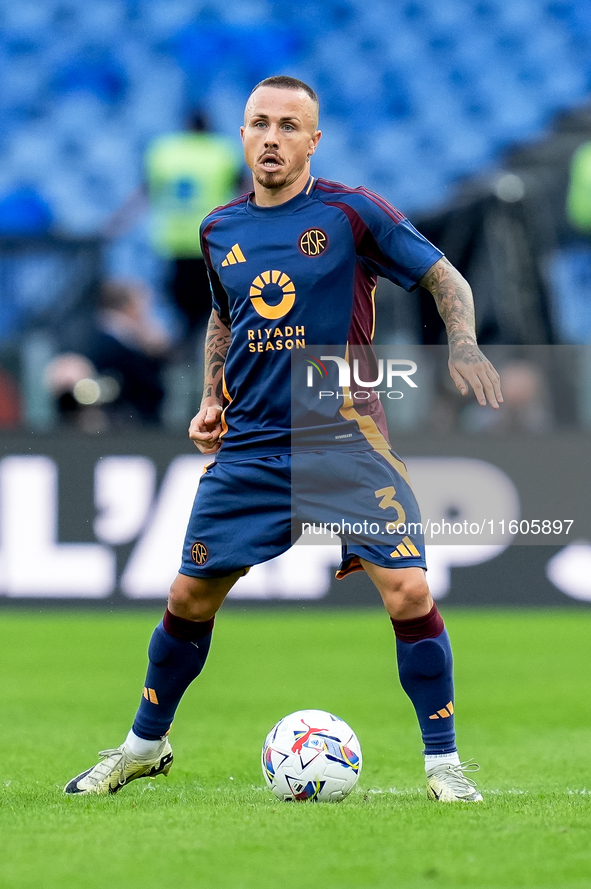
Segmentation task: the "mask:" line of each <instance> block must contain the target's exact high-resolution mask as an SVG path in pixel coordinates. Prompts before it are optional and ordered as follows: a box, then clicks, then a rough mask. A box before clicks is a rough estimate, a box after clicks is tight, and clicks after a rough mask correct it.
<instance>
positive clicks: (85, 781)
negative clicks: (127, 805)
mask: <svg viewBox="0 0 591 889" xmlns="http://www.w3.org/2000/svg"><path fill="white" fill-rule="evenodd" d="M99 756H101V757H102V759H101V761H100V762H99V763H97V764H96V765H95V766H93V767H92V768H91V769H87V770H86V771H85V772H81V774H80V775H76V777H75V778H72V780H71V781H69V782H68V783H67V784H66V786H65V787H64V793H96V794H106V793H117V791H118V790H121V788H122V787H125V785H126V784H129V782H130V781H133V780H134V779H135V778H155V777H156V776H157V775H168V773H169V771H170V767H171V765H172V760H173V757H172V747H171V746H170V744H169V743H168V738H163V739H162V743H161V745H160V746H159V747H158V750H157V751H156V752H155V753H151V754H148V755H146V756H135V755H132V754H131V753H130V752H129V750H128V749H127V748H126V746H125V744H122V745H121V747H114V748H113V749H111V750H101V752H100V753H99Z"/></svg>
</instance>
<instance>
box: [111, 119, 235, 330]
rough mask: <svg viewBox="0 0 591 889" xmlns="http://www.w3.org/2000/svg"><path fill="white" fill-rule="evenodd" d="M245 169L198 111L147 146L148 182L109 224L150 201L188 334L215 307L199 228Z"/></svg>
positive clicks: (114, 230) (154, 232)
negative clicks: (176, 130)
mask: <svg viewBox="0 0 591 889" xmlns="http://www.w3.org/2000/svg"><path fill="white" fill-rule="evenodd" d="M242 170H243V165H242V161H241V158H240V156H239V154H238V152H237V150H236V148H235V147H234V143H233V142H232V140H231V139H228V138H227V137H226V136H222V135H220V134H218V133H214V132H212V129H211V126H210V124H209V122H208V120H207V118H206V116H205V114H204V113H203V112H201V111H195V112H194V113H192V114H191V115H190V116H189V119H188V121H187V128H186V131H184V132H179V133H169V134H167V135H164V136H159V137H158V138H156V139H154V141H153V142H152V143H151V144H150V145H149V146H148V149H147V151H146V155H145V182H144V184H143V185H142V186H141V188H140V189H138V190H137V191H136V192H134V193H133V194H132V195H130V197H129V199H128V200H127V202H126V203H125V204H124V206H123V207H122V208H121V209H120V210H119V211H118V212H117V213H116V214H115V215H114V216H113V217H112V218H111V220H110V221H109V222H108V223H107V226H106V228H105V234H106V235H107V236H108V237H112V236H117V235H118V234H121V233H122V232H123V231H125V229H126V228H128V227H129V226H130V224H131V223H132V222H133V220H134V219H135V217H136V215H137V214H138V212H140V211H142V210H145V209H147V208H148V206H149V209H150V212H151V215H152V226H151V236H152V246H153V248H154V250H155V252H156V253H157V254H158V256H160V257H162V258H163V259H165V260H167V261H168V262H169V264H170V269H169V275H168V290H169V293H170V296H171V299H172V301H173V303H174V305H175V306H176V308H177V309H178V311H179V312H180V315H181V318H182V321H183V325H184V328H185V333H186V334H187V336H189V337H191V336H192V335H193V334H194V333H195V331H197V330H199V329H201V328H204V326H205V323H206V322H207V319H208V317H209V313H210V311H211V297H210V290H209V279H208V277H207V270H206V267H205V262H204V259H203V254H202V252H201V243H200V240H199V227H200V225H201V222H202V221H203V219H204V218H205V216H207V214H208V213H209V212H211V210H213V209H214V208H215V207H218V206H220V205H221V204H226V203H227V202H228V201H229V200H231V198H233V197H234V195H235V194H236V192H237V191H238V186H239V183H240V181H241V176H242Z"/></svg>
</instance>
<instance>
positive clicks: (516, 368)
mask: <svg viewBox="0 0 591 889" xmlns="http://www.w3.org/2000/svg"><path fill="white" fill-rule="evenodd" d="M499 373H500V374H501V376H502V378H503V399H504V403H503V410H502V411H492V410H487V411H475V410H473V409H472V405H470V404H467V405H463V407H462V410H461V413H460V417H459V426H460V428H461V429H462V430H463V431H466V432H491V433H499V434H501V433H505V432H533V433H537V434H543V433H545V432H549V431H550V430H551V429H552V427H553V426H554V424H555V417H554V412H553V409H552V396H551V393H550V389H549V387H548V382H547V380H546V377H545V374H544V371H543V370H542V368H541V367H539V365H537V364H534V362H533V361H529V360H527V359H515V360H512V361H507V362H506V363H505V364H502V365H501V366H500V370H499Z"/></svg>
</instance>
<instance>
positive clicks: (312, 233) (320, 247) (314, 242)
mask: <svg viewBox="0 0 591 889" xmlns="http://www.w3.org/2000/svg"><path fill="white" fill-rule="evenodd" d="M298 246H299V248H300V250H301V251H302V253H303V254H304V256H320V254H321V253H324V251H325V250H326V248H327V247H328V235H327V234H326V232H323V231H322V229H321V228H309V229H307V230H306V231H305V232H304V233H303V235H300V240H299V243H298Z"/></svg>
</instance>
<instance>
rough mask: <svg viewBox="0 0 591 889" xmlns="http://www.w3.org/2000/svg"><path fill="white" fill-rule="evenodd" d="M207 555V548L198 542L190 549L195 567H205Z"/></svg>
mask: <svg viewBox="0 0 591 889" xmlns="http://www.w3.org/2000/svg"><path fill="white" fill-rule="evenodd" d="M208 555H209V553H208V552H207V547H206V546H205V544H204V543H201V541H200V540H198V541H197V542H196V543H194V544H193V546H192V547H191V558H192V559H193V561H194V562H195V564H196V565H205V563H206V562H207V556H208Z"/></svg>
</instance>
